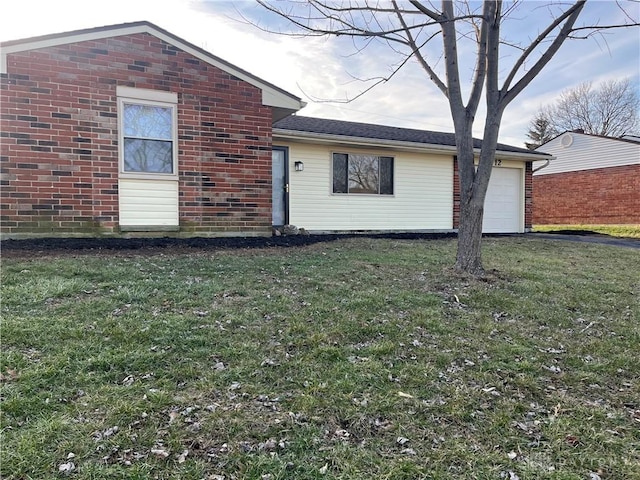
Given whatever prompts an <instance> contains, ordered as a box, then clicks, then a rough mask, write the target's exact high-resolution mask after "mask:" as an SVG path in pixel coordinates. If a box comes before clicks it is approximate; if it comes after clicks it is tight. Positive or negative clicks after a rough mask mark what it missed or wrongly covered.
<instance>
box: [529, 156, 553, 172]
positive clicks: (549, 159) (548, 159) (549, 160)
mask: <svg viewBox="0 0 640 480" xmlns="http://www.w3.org/2000/svg"><path fill="white" fill-rule="evenodd" d="M555 159H556V157H551V158H547V159H546V160H545V164H544V165H540V166H539V167H538V168H536V169H535V170H532V171H531V174H534V173H536V172H539V171H540V170H542V169H543V168H547V167H548V166H549V164H550V163H551V160H555Z"/></svg>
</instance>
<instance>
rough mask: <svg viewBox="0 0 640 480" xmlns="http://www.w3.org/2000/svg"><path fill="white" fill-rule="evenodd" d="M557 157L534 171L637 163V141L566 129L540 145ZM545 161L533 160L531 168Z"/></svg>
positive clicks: (639, 152)
mask: <svg viewBox="0 0 640 480" xmlns="http://www.w3.org/2000/svg"><path fill="white" fill-rule="evenodd" d="M537 151H540V152H544V153H549V154H551V155H553V156H554V157H557V158H556V159H554V160H552V161H551V162H550V163H549V166H547V167H545V168H543V169H541V170H540V171H538V172H536V173H535V174H534V175H551V174H553V173H565V172H574V171H577V170H593V169H596V168H606V167H619V166H622V165H637V164H640V143H633V142H630V141H622V140H617V139H615V138H603V137H596V136H593V135H585V134H581V133H573V132H567V133H563V134H562V135H560V136H559V137H557V138H555V139H553V140H551V141H550V142H549V143H546V144H544V145H542V146H541V147H539V148H538V149H537ZM543 163H544V162H534V165H533V168H534V170H535V169H536V168H537V167H539V166H540V165H542V164H543Z"/></svg>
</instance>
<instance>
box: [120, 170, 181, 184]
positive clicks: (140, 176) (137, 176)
mask: <svg viewBox="0 0 640 480" xmlns="http://www.w3.org/2000/svg"><path fill="white" fill-rule="evenodd" d="M120 178H129V179H132V180H174V181H176V182H177V181H178V174H175V173H139V172H120Z"/></svg>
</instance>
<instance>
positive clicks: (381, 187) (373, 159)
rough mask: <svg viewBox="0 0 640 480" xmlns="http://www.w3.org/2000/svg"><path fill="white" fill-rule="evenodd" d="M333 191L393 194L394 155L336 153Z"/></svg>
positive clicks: (334, 157)
mask: <svg viewBox="0 0 640 480" xmlns="http://www.w3.org/2000/svg"><path fill="white" fill-rule="evenodd" d="M333 193H366V194H370V195H393V157H379V156H377V155H360V154H346V153H334V154H333Z"/></svg>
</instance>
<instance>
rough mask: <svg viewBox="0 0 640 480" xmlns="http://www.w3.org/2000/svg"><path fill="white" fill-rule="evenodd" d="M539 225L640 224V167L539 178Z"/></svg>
mask: <svg viewBox="0 0 640 480" xmlns="http://www.w3.org/2000/svg"><path fill="white" fill-rule="evenodd" d="M533 206H534V215H533V223H534V224H536V225H545V224H565V225H571V224H574V225H579V224H583V225H585V224H586V225H597V224H640V165H627V166H622V167H609V168H600V169H594V170H582V171H579V172H569V173H555V174H551V175H537V176H535V177H534V179H533Z"/></svg>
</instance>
